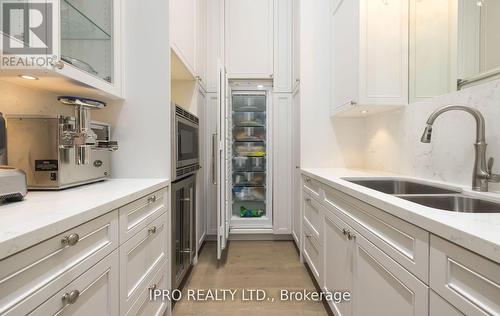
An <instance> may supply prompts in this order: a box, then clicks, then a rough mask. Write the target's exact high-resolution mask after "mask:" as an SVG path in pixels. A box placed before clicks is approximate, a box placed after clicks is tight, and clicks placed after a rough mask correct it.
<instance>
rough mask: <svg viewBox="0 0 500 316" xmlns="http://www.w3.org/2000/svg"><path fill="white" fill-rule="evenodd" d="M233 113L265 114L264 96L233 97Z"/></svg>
mask: <svg viewBox="0 0 500 316" xmlns="http://www.w3.org/2000/svg"><path fill="white" fill-rule="evenodd" d="M233 111H235V112H265V111H266V96H265V95H233Z"/></svg>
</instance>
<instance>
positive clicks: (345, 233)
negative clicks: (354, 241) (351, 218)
mask: <svg viewBox="0 0 500 316" xmlns="http://www.w3.org/2000/svg"><path fill="white" fill-rule="evenodd" d="M347 233H348V230H347V229H345V228H344V229H342V234H344V236H347Z"/></svg>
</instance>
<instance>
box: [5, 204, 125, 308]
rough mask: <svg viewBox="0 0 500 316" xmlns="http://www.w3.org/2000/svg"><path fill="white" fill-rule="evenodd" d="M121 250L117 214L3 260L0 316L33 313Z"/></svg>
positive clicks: (98, 219) (112, 213) (99, 219)
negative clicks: (81, 276) (72, 282)
mask: <svg viewBox="0 0 500 316" xmlns="http://www.w3.org/2000/svg"><path fill="white" fill-rule="evenodd" d="M117 247H118V211H113V212H110V213H107V214H105V215H103V216H101V217H98V218H96V219H94V220H92V221H90V222H87V223H85V224H83V225H80V226H78V227H75V228H73V229H70V230H68V231H66V232H64V233H62V234H59V235H57V236H55V237H52V238H50V239H48V240H46V241H43V242H41V243H39V244H37V245H35V246H33V247H31V248H28V249H26V250H23V251H21V252H19V253H17V254H15V255H12V256H10V257H7V258H5V259H3V260H1V261H0V314H1V315H4V314H5V315H24V314H26V313H28V312H30V311H32V310H33V309H34V308H35V307H37V306H39V305H40V304H41V303H43V302H44V301H46V300H47V299H49V298H50V297H52V295H54V293H55V292H57V291H58V290H59V289H61V288H63V287H64V286H66V285H67V284H68V283H70V282H71V281H73V280H74V279H75V278H76V277H78V276H79V275H80V274H82V273H83V272H84V271H86V270H88V269H89V268H91V267H92V266H93V265H95V264H96V263H97V262H99V261H100V260H101V259H103V258H104V257H106V256H107V255H108V254H110V253H111V252H112V251H113V250H114V249H116V248H117ZM72 298H73V296H69V297H68V300H72Z"/></svg>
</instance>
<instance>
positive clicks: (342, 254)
mask: <svg viewBox="0 0 500 316" xmlns="http://www.w3.org/2000/svg"><path fill="white" fill-rule="evenodd" d="M347 230H349V226H348V225H347V224H346V223H344V222H343V221H342V220H340V219H339V218H338V217H337V216H335V215H334V214H332V213H331V212H330V211H325V214H324V216H323V252H324V264H323V267H324V278H323V281H324V284H322V287H323V290H324V291H337V290H346V291H349V290H351V287H352V273H353V271H352V267H353V262H352V247H351V245H352V243H351V241H350V240H349V239H348V238H347V235H346V232H347ZM329 304H330V307H331V308H332V310H333V312H334V314H335V315H338V316H348V315H352V305H351V303H350V302H343V303H339V304H336V303H334V302H329Z"/></svg>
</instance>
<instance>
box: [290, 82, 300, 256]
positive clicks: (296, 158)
mask: <svg viewBox="0 0 500 316" xmlns="http://www.w3.org/2000/svg"><path fill="white" fill-rule="evenodd" d="M292 112H293V114H292V117H293V119H292V126H293V128H292V147H293V149H292V157H293V158H292V168H293V170H292V173H293V175H292V181H293V189H292V212H293V216H292V227H293V228H292V234H293V237H294V238H295V241H296V242H297V244H300V239H299V237H300V227H301V225H302V220H301V217H302V216H301V211H300V209H301V207H300V206H301V197H302V180H301V179H302V177H301V172H300V89H296V91H295V93H294V95H293V110H292ZM299 248H301V247H300V246H299Z"/></svg>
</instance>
